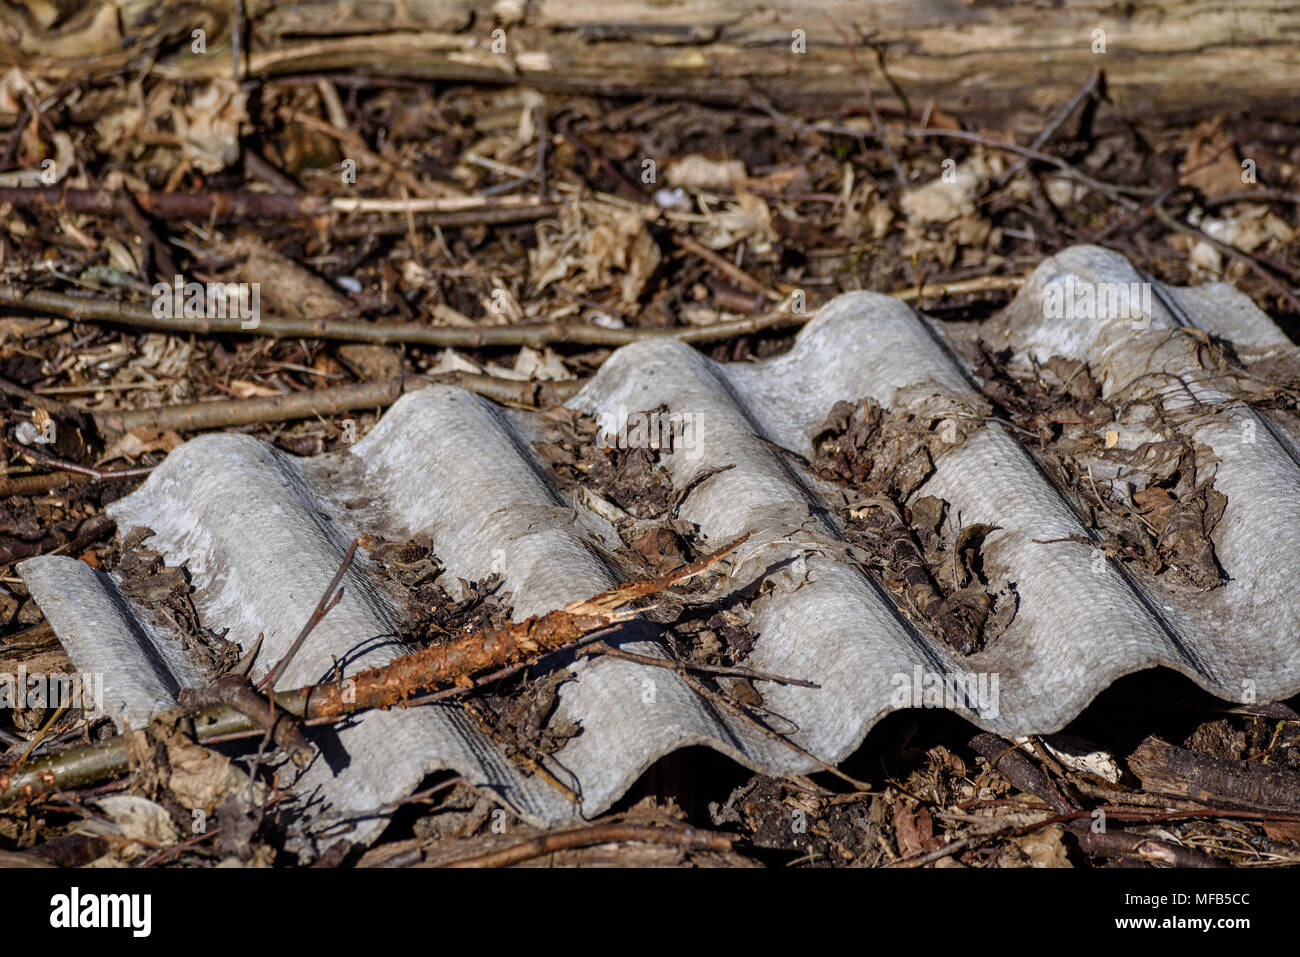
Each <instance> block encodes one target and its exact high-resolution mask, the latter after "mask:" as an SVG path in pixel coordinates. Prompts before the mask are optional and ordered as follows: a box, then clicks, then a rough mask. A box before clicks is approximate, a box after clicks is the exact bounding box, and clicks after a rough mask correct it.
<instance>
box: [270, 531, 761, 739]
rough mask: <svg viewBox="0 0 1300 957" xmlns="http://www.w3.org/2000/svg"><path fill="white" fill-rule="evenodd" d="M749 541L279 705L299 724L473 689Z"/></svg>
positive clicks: (614, 619)
mask: <svg viewBox="0 0 1300 957" xmlns="http://www.w3.org/2000/svg"><path fill="white" fill-rule="evenodd" d="M748 537H749V536H748V535H746V536H744V537H742V538H738V539H736V540H735V541H733V542H730V543H728V544H727V545H725V546H723V547H722V548H720V549H718V550H717V551H715V552H713V553H711V554H709V555H705V556H704V557H702V558H700V559H698V560H697V561H695V562H692V563H691V564H689V565H686V566H684V567H682V568H680V569H678V570H677V571H675V572H671V573H669V574H667V575H663V576H660V577H658V578H649V579H639V580H635V581H631V582H628V583H627V584H624V585H620V586H619V587H618V588H613V589H610V590H609V591H606V592H602V593H601V594H599V595H596V596H595V597H594V598H587V599H582V600H580V601H575V602H570V603H569V604H568V605H565V606H564V607H563V608H560V609H557V610H555V611H552V612H548V613H547V614H545V615H535V616H533V617H531V618H526V619H525V620H523V621H521V622H517V623H513V624H509V625H506V626H504V627H502V628H498V629H496V630H495V631H491V632H488V633H487V634H477V635H469V636H467V637H465V638H460V639H458V640H456V641H452V642H449V643H447V644H443V645H434V646H432V647H430V648H426V649H424V650H423V651H417V652H414V653H413V654H409V655H402V656H401V657H399V658H395V659H394V660H393V661H391V662H389V663H388V664H386V665H382V666H380V667H378V668H369V669H367V670H365V671H361V672H358V673H357V674H355V675H353V676H351V677H349V678H345V679H343V680H341V681H335V682H331V683H329V684H325V685H320V686H316V687H313V688H303V689H300V690H298V691H292V692H289V693H288V694H286V695H277V696H276V699H277V702H278V703H279V704H280V705H282V706H283V707H285V708H287V709H288V710H290V711H292V712H293V713H294V714H297V715H299V716H300V717H308V718H330V717H337V716H339V715H344V714H350V713H352V712H355V711H363V710H366V709H369V708H391V707H393V706H394V705H398V704H401V703H403V702H405V701H407V700H409V699H410V698H412V697H414V696H415V695H417V694H420V693H421V692H424V691H428V690H430V689H433V688H438V687H443V686H447V685H458V686H461V687H473V686H474V683H475V682H474V680H473V676H474V675H476V674H479V673H482V672H485V671H489V670H497V669H501V668H507V667H510V666H512V665H519V664H524V663H527V662H529V661H533V660H536V659H537V658H540V657H541V656H543V655H546V654H549V653H551V652H554V651H559V650H560V649H562V648H567V647H570V646H573V645H576V644H578V643H581V642H582V641H583V640H584V639H586V638H590V637H594V635H595V633H596V632H599V631H601V630H602V629H604V628H608V627H609V626H611V625H616V624H618V623H619V622H622V621H626V620H628V619H629V618H632V617H633V616H635V615H636V614H637V612H638V609H636V608H633V607H630V606H631V605H632V603H633V602H635V601H637V600H638V599H641V598H647V597H649V596H652V595H656V594H658V593H660V592H662V591H664V590H665V589H667V588H671V587H672V586H673V585H676V584H679V583H681V582H683V581H686V580H687V579H689V578H693V577H695V576H696V575H699V574H700V573H701V572H704V571H706V570H707V569H709V568H711V567H712V566H714V565H715V564H717V563H718V562H720V561H721V560H722V559H724V558H726V557H727V556H728V555H730V554H731V553H732V552H733V551H734V550H735V549H736V547H737V546H739V545H740V544H741V543H742V542H744V541H745V539H747V538H748Z"/></svg>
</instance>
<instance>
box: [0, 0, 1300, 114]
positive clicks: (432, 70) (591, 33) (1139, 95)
mask: <svg viewBox="0 0 1300 957" xmlns="http://www.w3.org/2000/svg"><path fill="white" fill-rule="evenodd" d="M243 10H244V13H243V16H242V20H241V21H240V22H241V23H242V25H243V30H242V33H241V36H242V42H241V44H240V47H241V57H240V60H241V72H242V73H243V75H244V77H255V78H267V77H275V76H284V75H289V74H301V73H315V72H322V71H338V70H347V71H355V72H358V73H362V74H381V75H384V76H390V77H391V76H400V77H411V78H421V79H431V80H448V81H471V82H491V83H522V84H527V85H529V86H532V87H536V88H539V89H543V90H554V91H585V92H600V93H607V94H620V95H628V96H649V95H654V96H663V97H688V98H695V99H700V100H705V101H717V102H725V103H743V102H752V101H753V100H754V99H755V98H756V97H765V98H767V99H769V100H770V101H771V102H774V103H776V104H778V105H780V106H789V107H795V106H809V105H813V106H818V107H824V108H829V109H840V108H845V107H848V108H852V107H855V106H856V107H859V108H860V107H861V105H862V100H863V87H862V77H861V74H860V72H859V69H858V67H857V65H856V64H855V62H854V59H853V57H852V55H851V51H850V49H849V43H848V42H846V41H851V43H852V45H853V47H854V48H855V49H856V52H857V55H858V59H859V60H860V61H861V65H862V69H863V70H865V72H866V73H867V74H868V75H869V76H870V79H871V82H872V85H873V88H874V93H875V96H876V99H877V102H878V104H879V105H880V107H881V109H882V111H883V112H893V113H895V114H897V113H899V112H902V111H904V102H903V101H902V100H901V99H900V97H899V95H898V94H899V91H901V92H902V94H903V96H904V97H906V100H907V103H908V105H910V107H911V111H912V112H913V114H914V115H919V114H921V113H922V112H923V111H924V110H925V109H926V107H927V105H928V104H930V103H933V104H934V105H936V106H937V107H938V108H940V109H942V110H945V111H947V112H949V113H952V114H954V115H957V116H960V117H962V118H963V119H983V118H987V119H990V120H992V119H996V120H997V122H998V123H999V124H1000V125H1002V126H1009V127H1011V128H1020V127H1023V128H1026V129H1030V128H1034V129H1036V128H1038V127H1039V126H1040V125H1041V117H1042V115H1043V114H1044V113H1045V112H1047V111H1049V110H1051V109H1052V108H1053V107H1056V106H1059V104H1061V103H1063V102H1065V101H1066V100H1067V99H1068V98H1069V97H1070V95H1071V94H1072V93H1073V92H1074V91H1075V90H1077V89H1078V88H1079V87H1080V86H1081V85H1082V84H1083V82H1084V81H1085V80H1086V79H1087V78H1088V76H1089V75H1091V73H1092V71H1093V70H1095V69H1097V68H1101V69H1103V70H1104V71H1105V74H1106V77H1107V80H1108V88H1109V91H1110V95H1111V97H1112V99H1113V100H1114V101H1115V102H1116V104H1117V106H1118V107H1119V108H1120V110H1121V111H1122V112H1123V113H1124V114H1126V115H1128V116H1129V117H1134V118H1146V119H1167V120H1179V119H1188V118H1193V117H1195V116H1198V115H1202V114H1204V113H1207V112H1215V111H1238V110H1243V109H1245V110H1250V111H1252V112H1256V113H1261V112H1266V113H1269V114H1270V115H1276V116H1283V117H1293V116H1294V115H1295V114H1296V113H1297V112H1300V98H1297V97H1296V90H1297V89H1300V41H1297V40H1296V39H1295V38H1296V37H1297V36H1298V35H1300V6H1297V5H1295V4H1289V3H1286V2H1284V0H1259V2H1257V3H1254V4H1251V5H1249V6H1240V7H1235V6H1234V5H1231V4H1222V3H1219V2H1217V0H1160V2H1128V3H1114V2H1112V0H1077V2H1074V0H1072V2H1071V3H1069V4H1062V5H1056V6H1054V7H1052V8H1048V7H1047V6H1046V5H1044V4H1040V3H1030V2H1013V3H1006V2H1004V0H970V2H956V0H919V2H912V0H735V2H731V3H718V2H716V0H612V2H603V3H591V2H577V0H498V2H496V3H495V4H486V3H470V2H468V0H367V2H364V3H362V2H357V0H297V2H281V3H271V2H269V0H243ZM234 11H235V4H234V0H164V2H161V3H160V2H153V0H92V2H89V3H86V4H71V3H50V2H47V0H0V67H3V68H5V69H7V68H8V67H10V66H13V65H18V66H21V67H23V68H24V69H26V70H28V71H31V72H34V73H37V74H40V75H43V76H46V77H49V78H53V79H76V78H78V77H83V76H90V77H94V76H103V75H106V74H108V73H111V72H113V71H116V70H121V69H123V68H126V67H132V66H136V67H138V66H140V65H142V64H145V63H147V62H148V61H149V60H150V59H151V58H152V60H153V62H154V69H156V70H158V71H161V72H164V73H167V74H170V75H172V76H175V77H178V78H182V79H199V78H205V77H207V78H210V77H216V76H230V75H231V74H232V73H233V71H234V64H233V61H234V58H233V57H232V55H231V48H230V39H231V33H232V30H233V29H234V24H235V23H236V18H235V15H234ZM196 30H201V31H203V33H202V35H201V36H202V39H203V44H202V47H203V51H202V52H195V47H196V45H197V44H196V35H195V34H194V31H196ZM497 30H500V31H503V32H501V33H495V35H494V31H497ZM1103 43H1104V52H1099V51H1100V50H1101V48H1102V44H1103ZM882 61H883V64H884V67H885V71H887V73H888V79H887V78H886V76H885V74H884V73H883V72H882V69H881V63H882ZM890 80H892V81H893V82H892V83H891V82H890Z"/></svg>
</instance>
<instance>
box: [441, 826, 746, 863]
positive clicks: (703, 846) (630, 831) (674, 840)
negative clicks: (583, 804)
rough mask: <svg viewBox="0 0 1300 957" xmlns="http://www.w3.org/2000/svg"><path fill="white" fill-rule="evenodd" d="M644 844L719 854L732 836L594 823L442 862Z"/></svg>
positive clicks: (515, 860) (512, 859) (498, 859)
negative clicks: (614, 844) (592, 846)
mask: <svg viewBox="0 0 1300 957" xmlns="http://www.w3.org/2000/svg"><path fill="white" fill-rule="evenodd" d="M633 841H636V842H640V843H643V844H668V845H670V846H673V847H680V848H682V849H683V850H689V851H714V852H716V853H719V854H722V853H725V852H727V851H729V850H731V842H732V838H731V837H730V836H729V835H726V834H719V833H718V832H717V831H702V830H698V829H696V828H693V827H672V828H668V827H652V826H648V825H643V824H597V825H595V826H593V827H579V828H574V829H573V830H569V831H557V832H555V833H553V834H542V835H539V836H537V837H535V838H532V839H531V840H528V841H524V842H523V843H521V844H515V845H514V846H512V847H506V848H502V849H501V850H499V851H489V852H488V853H486V854H478V855H476V856H474V857H465V858H461V859H460V860H458V861H451V862H450V863H447V864H443V865H442V866H443V867H508V866H510V865H511V864H518V863H520V862H521V861H527V860H531V859H532V858H535V857H541V856H543V855H545V854H554V853H555V852H556V851H564V850H569V849H570V848H574V847H589V846H590V845H592V844H610V843H624V842H633Z"/></svg>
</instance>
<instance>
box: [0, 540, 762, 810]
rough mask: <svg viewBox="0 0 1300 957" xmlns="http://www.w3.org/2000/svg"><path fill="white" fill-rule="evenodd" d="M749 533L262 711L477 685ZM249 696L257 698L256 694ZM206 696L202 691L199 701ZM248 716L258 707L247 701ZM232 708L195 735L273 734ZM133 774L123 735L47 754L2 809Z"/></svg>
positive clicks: (588, 633) (613, 615)
mask: <svg viewBox="0 0 1300 957" xmlns="http://www.w3.org/2000/svg"><path fill="white" fill-rule="evenodd" d="M748 538H749V536H748V535H746V536H744V537H742V538H739V539H736V540H735V541H733V542H730V543H729V544H727V545H724V546H723V547H722V548H720V549H718V550H717V551H715V552H712V553H711V554H709V555H705V556H704V557H702V558H699V559H697V560H696V561H694V562H692V563H691V564H689V565H686V566H684V567H682V568H680V569H678V570H676V571H674V572H671V573H669V574H667V575H664V576H661V577H659V578H650V579H635V580H633V581H630V582H627V583H625V584H623V585H620V586H618V587H617V588H613V589H610V590H609V591H605V592H602V593H601V594H599V595H596V596H595V597H593V598H589V599H582V600H579V601H575V602H570V603H569V604H568V605H565V606H564V607H563V608H560V609H557V610H555V611H552V612H548V613H547V614H545V615H535V616H533V617H531V618H527V619H525V620H523V621H521V622H517V623H510V624H507V625H505V626H503V627H501V628H497V629H494V630H492V631H489V632H487V633H485V634H475V635H467V636H466V637H464V638H461V639H458V640H456V641H452V642H448V643H446V644H442V645H434V646H431V647H429V648H426V649H424V650H422V651H417V652H414V653H412V654H409V655H401V656H399V657H397V658H394V659H393V660H392V661H390V662H389V663H388V664H386V665H382V666H380V667H377V668H369V669H366V670H364V671H361V672H358V673H357V674H355V675H352V676H349V677H347V678H343V679H340V680H338V681H334V682H329V683H325V684H320V685H314V686H311V687H307V688H299V689H297V690H294V691H287V692H280V693H276V694H275V695H274V696H271V697H268V698H267V699H263V700H264V701H265V702H266V708H268V709H271V708H272V706H271V701H272V700H273V701H274V705H273V709H272V710H269V711H268V713H267V714H265V715H258V717H259V718H265V719H267V720H268V721H271V722H273V724H272V726H273V727H276V728H279V723H278V720H277V719H275V718H274V713H275V712H276V711H279V712H283V713H286V714H288V715H291V716H293V717H294V718H297V719H300V720H301V719H324V721H326V722H327V721H332V720H335V719H337V718H339V717H343V716H345V715H350V714H355V713H357V712H360V711H365V710H369V709H371V708H390V707H393V706H394V705H402V704H406V703H408V702H409V701H410V700H411V699H413V698H415V697H416V696H417V695H418V694H419V693H420V692H421V691H426V690H429V689H431V688H436V687H440V686H443V687H445V686H447V685H451V686H453V687H452V688H451V689H450V690H451V691H455V690H458V689H459V688H461V687H470V688H472V687H473V686H474V683H475V682H474V679H473V675H475V674H476V673H480V672H483V671H487V670H489V669H497V670H500V669H502V668H506V667H521V666H524V665H527V664H530V663H533V662H536V661H538V660H540V659H542V658H544V657H545V656H546V655H548V654H551V653H553V652H556V651H560V650H562V649H567V648H574V647H578V646H581V644H582V643H583V642H584V641H590V640H594V639H595V638H597V637H599V636H601V635H603V634H604V633H605V631H606V629H608V628H609V627H610V626H611V625H615V624H618V623H621V622H624V621H627V620H628V619H630V618H632V617H634V616H635V615H636V614H638V610H637V609H635V608H632V607H629V606H631V605H632V604H633V603H634V602H636V601H638V600H640V599H644V598H647V597H650V596H652V595H655V594H658V593H659V592H662V591H664V590H665V589H667V588H670V587H672V586H674V585H677V584H679V583H681V582H683V581H686V580H687V579H690V578H693V577H695V576H697V575H699V574H701V573H703V572H705V571H707V570H708V569H709V568H712V567H713V566H714V565H716V564H717V563H718V562H719V561H721V560H722V559H724V558H726V557H727V556H728V555H730V554H731V553H732V552H733V551H735V549H736V548H737V547H739V546H740V544H741V543H742V542H744V541H745V540H746V539H748ZM248 691H249V692H250V693H252V694H256V692H254V691H253V689H251V688H249V689H248ZM205 700H206V699H204V698H203V695H202V694H201V693H200V694H199V695H198V697H197V699H196V704H202V703H203V702H204V701H205ZM241 706H243V707H244V711H248V710H254V709H252V708H251V706H248V703H247V702H243V703H241ZM244 711H241V710H240V709H238V708H235V707H232V706H230V704H228V703H226V704H219V705H215V706H205V708H204V710H203V711H201V712H200V713H198V714H197V715H195V716H194V727H195V736H196V738H198V739H199V740H211V739H215V738H219V737H228V736H230V735H234V734H240V733H244V732H250V731H256V732H258V733H265V730H266V727H267V723H266V722H265V721H262V720H254V718H253V717H250V716H249V715H248V714H247V713H244ZM279 734H280V737H281V739H282V740H283V741H284V743H286V744H288V745H290V747H291V748H295V749H300V747H301V745H300V744H298V743H297V739H296V738H295V737H294V736H293V734H292V733H291V732H287V731H280V732H279ZM128 769H129V761H128V756H127V748H126V743H125V738H123V737H122V736H120V735H119V736H117V737H115V738H111V739H109V740H108V741H102V742H99V743H97V744H91V745H83V746H81V747H77V748H72V749H69V750H67V751H62V752H59V753H57V754H52V755H48V756H46V757H42V758H39V759H37V760H35V761H32V762H30V763H28V764H25V765H23V766H22V767H21V768H18V767H16V766H15V767H12V768H10V769H9V770H8V771H6V772H3V773H0V805H3V804H7V803H10V802H13V801H16V800H24V799H27V800H30V799H33V798H37V797H41V796H44V795H47V794H51V793H54V792H57V791H62V790H68V789H70V788H76V787H82V786H85V785H87V784H92V783H94V782H97V781H102V780H105V779H108V778H111V777H115V776H119V775H121V774H124V773H126V771H127V770H128Z"/></svg>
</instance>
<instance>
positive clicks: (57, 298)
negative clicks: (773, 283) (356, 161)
mask: <svg viewBox="0 0 1300 957" xmlns="http://www.w3.org/2000/svg"><path fill="white" fill-rule="evenodd" d="M1023 284H1024V280H1023V279H1021V278H1019V277H998V276H983V277H980V278H977V279H968V280H963V281H959V282H952V283H940V284H936V285H931V286H924V287H922V288H920V289H917V288H916V287H912V288H909V289H900V290H898V291H896V292H891V293H887V294H886V295H889V296H892V297H893V298H895V299H899V300H902V301H904V302H909V301H912V300H914V299H916V298H918V296H923V297H931V296H936V297H937V296H953V295H960V294H963V293H970V292H980V291H984V290H989V289H1014V288H1017V287H1019V286H1021V285H1023ZM0 305H7V306H14V307H16V308H19V309H27V310H30V311H32V312H37V313H44V314H47V315H55V316H63V317H65V318H68V319H76V320H80V321H87V322H109V323H115V324H118V325H125V326H141V327H143V328H146V329H165V330H168V331H171V332H175V333H182V334H186V335H194V334H200V335H212V334H223V335H256V336H269V337H270V338H272V339H286V338H308V339H339V340H345V341H349V342H370V343H378V344H381V345H382V344H389V343H398V342H405V343H410V344H411V345H418V346H428V347H433V348H439V349H441V348H447V347H451V348H461V349H480V348H505V347H517V346H535V347H536V346H545V345H548V344H552V343H570V344H574V345H591V346H611V347H615V346H625V345H628V344H630V343H633V342H640V341H642V340H644V339H677V340H679V341H681V342H717V341H719V340H721V339H730V338H731V337H732V336H744V335H752V334H754V333H757V332H763V331H766V330H768V329H780V328H786V327H790V326H802V325H804V324H805V323H806V322H808V321H809V320H810V319H812V318H813V316H814V315H816V311H815V310H812V311H809V312H803V313H797V312H789V311H785V310H778V311H775V312H768V313H764V314H762V315H758V316H751V317H748V318H744V319H731V320H727V321H725V322H715V323H711V324H709V325H706V326H681V327H675V328H671V329H607V328H605V327H603V326H595V325H589V324H586V323H575V322H537V323H522V324H518V325H510V326H482V327H474V328H465V327H458V326H457V327H447V326H426V325H417V324H414V323H383V322H365V321H362V320H357V319H314V318H310V317H304V316H263V317H262V318H261V319H260V321H259V323H258V325H257V327H256V328H255V329H246V328H244V325H245V322H246V320H244V319H241V318H240V317H239V316H231V317H226V318H218V317H212V318H177V319H172V318H168V317H166V316H155V315H154V314H153V311H152V310H150V309H147V308H145V307H144V306H137V305H135V304H133V303H127V302H116V301H113V300H105V299H98V298H90V297H88V296H72V295H68V294H67V293H59V292H51V291H48V290H36V291H33V292H28V293H22V292H19V291H18V290H16V289H14V288H13V287H12V286H0Z"/></svg>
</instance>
